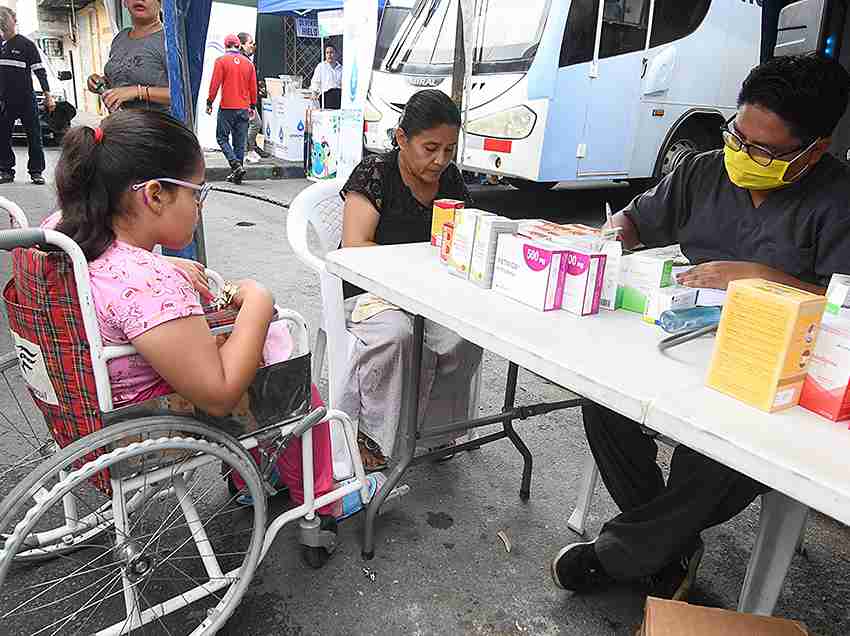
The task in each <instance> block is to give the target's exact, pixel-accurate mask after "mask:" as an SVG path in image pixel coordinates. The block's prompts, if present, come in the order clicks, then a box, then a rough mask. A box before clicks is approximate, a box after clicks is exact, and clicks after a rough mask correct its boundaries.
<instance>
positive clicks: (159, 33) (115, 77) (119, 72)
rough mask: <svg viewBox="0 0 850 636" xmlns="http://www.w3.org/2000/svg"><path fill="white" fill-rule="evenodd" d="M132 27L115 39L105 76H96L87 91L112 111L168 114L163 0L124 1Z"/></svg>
mask: <svg viewBox="0 0 850 636" xmlns="http://www.w3.org/2000/svg"><path fill="white" fill-rule="evenodd" d="M124 6H125V7H126V8H127V10H128V11H129V12H130V19H131V20H132V23H133V25H132V27H129V28H127V29H124V30H122V31H121V32H120V33H119V34H118V35H116V36H115V39H114V40H112V47H111V48H110V50H109V60H108V61H107V62H106V66H104V69H103V72H104V75H97V74H93V75H91V76H90V77H89V80H88V89H89V90H90V91H91V92H93V93H97V94H98V95H101V98H102V99H103V103H104V105H105V106H106V108H107V109H108V110H109V112H115V111H116V110H118V109H119V108H147V109H152V110H162V111H168V109H169V107H170V106H171V94H170V92H169V88H168V66H167V64H166V57H165V32H164V30H163V28H162V21H161V20H160V13H161V11H162V4H161V2H160V0H124Z"/></svg>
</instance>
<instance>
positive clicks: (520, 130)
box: [466, 106, 537, 139]
mask: <svg viewBox="0 0 850 636" xmlns="http://www.w3.org/2000/svg"><path fill="white" fill-rule="evenodd" d="M536 122H537V115H535V114H534V111H533V110H531V109H530V108H528V107H527V106H514V107H513V108H509V109H508V110H503V111H501V112H499V113H495V114H494V115H487V116H486V117H481V118H480V119H474V120H472V121H471V122H469V123H467V124H466V132H468V133H469V134H470V135H479V136H481V137H496V138H498V139H524V138H525V137H528V136H529V135H530V134H531V131H532V130H534V124H535V123H536Z"/></svg>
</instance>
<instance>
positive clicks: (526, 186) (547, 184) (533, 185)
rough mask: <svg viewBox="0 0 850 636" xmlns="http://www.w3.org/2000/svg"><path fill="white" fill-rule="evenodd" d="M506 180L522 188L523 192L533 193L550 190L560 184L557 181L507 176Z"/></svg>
mask: <svg viewBox="0 0 850 636" xmlns="http://www.w3.org/2000/svg"><path fill="white" fill-rule="evenodd" d="M505 181H507V182H508V183H510V184H511V185H512V186H513V187H515V188H516V189H517V190H522V191H523V192H528V193H531V194H535V193H540V192H548V191H549V190H551V189H552V188H554V187H555V186H556V185H558V182H557V181H527V180H526V179H516V178H513V177H505Z"/></svg>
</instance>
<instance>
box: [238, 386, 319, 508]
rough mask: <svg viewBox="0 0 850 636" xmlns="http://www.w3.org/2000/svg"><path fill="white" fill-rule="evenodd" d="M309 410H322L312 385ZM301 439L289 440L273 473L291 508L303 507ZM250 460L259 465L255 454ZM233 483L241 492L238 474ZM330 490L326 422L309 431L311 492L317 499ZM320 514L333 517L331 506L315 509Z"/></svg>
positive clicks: (243, 484) (253, 453) (316, 392)
mask: <svg viewBox="0 0 850 636" xmlns="http://www.w3.org/2000/svg"><path fill="white" fill-rule="evenodd" d="M310 388H311V398H310V407H311V408H313V409H316V408H318V407H320V406H324V402H322V398H321V396H320V395H319V390H318V389H317V388H316V385H315V384H314V385H312V386H311V387H310ZM301 446H302V444H301V438H300V437H296V438H295V439H293V440H292V441H291V442H290V443H289V445H288V446H287V447H286V450H284V451H283V453H282V454H281V456H280V457H279V458H278V460H277V470H278V473H279V474H280V477H281V481H282V483H283V484H284V485H285V486H286V487H287V488H289V497H290V499H292V501H293V503H295V504H298V505H300V504H302V503H304V483H303V482H304V480H303V473H302V470H301V468H302V464H301ZM251 455H252V456H253V457H254V460H255V461H257V462H259V457H260V456H259V452H258V451H257V449H256V448H254V449H252V450H251ZM233 482H234V483H235V485H236V487H237V488H240V489H241V488H243V487H244V486H245V482H244V481H243V480H242V477H241V476H240V475H239V474H238V473H234V475H233ZM333 489H334V477H333V458H332V455H331V430H330V425H329V424H328V422H327V421H324V422H321V423H319V424H317V425H316V426H314V427H313V491H314V493H315V496H316V497H320V496H322V495H324V494H326V493H328V492H330V491H331V490H333ZM318 512H319V513H320V514H328V515H329V514H333V507H332V506H324V507H323V508H319V510H318Z"/></svg>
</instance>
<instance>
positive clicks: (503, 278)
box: [493, 234, 570, 311]
mask: <svg viewBox="0 0 850 636" xmlns="http://www.w3.org/2000/svg"><path fill="white" fill-rule="evenodd" d="M569 251H570V250H568V249H566V248H564V247H561V246H559V245H557V244H555V243H549V242H547V241H535V240H532V239H529V238H526V237H523V236H518V235H516V234H500V235H499V244H498V247H497V249H496V265H495V268H494V269H493V289H494V290H495V291H497V292H499V293H501V294H504V295H505V296H507V297H508V298H513V299H514V300H518V301H519V302H521V303H525V304H526V305H529V306H531V307H534V308H535V309H539V310H541V311H551V310H553V309H560V308H561V302H562V300H563V297H564V278H565V277H566V273H567V259H566V255H567V253H568V252H569Z"/></svg>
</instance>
